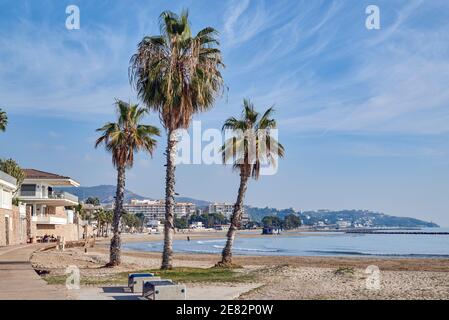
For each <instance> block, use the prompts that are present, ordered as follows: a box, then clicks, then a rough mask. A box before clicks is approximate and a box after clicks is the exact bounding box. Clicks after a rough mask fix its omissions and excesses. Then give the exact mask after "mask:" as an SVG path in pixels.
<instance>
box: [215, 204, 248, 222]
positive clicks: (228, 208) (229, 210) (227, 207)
mask: <svg viewBox="0 0 449 320" xmlns="http://www.w3.org/2000/svg"><path fill="white" fill-rule="evenodd" d="M242 210H243V212H242V220H241V225H242V226H245V225H246V224H247V223H248V222H249V221H250V218H249V215H248V214H247V213H246V211H245V208H243V209H242ZM209 213H221V214H223V215H224V216H225V217H226V219H228V220H231V217H232V214H233V213H234V204H232V203H225V202H221V203H220V202H214V203H211V204H209Z"/></svg>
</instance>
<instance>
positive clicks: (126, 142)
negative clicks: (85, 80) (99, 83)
mask: <svg viewBox="0 0 449 320" xmlns="http://www.w3.org/2000/svg"><path fill="white" fill-rule="evenodd" d="M116 107H117V111H118V121H117V122H110V123H106V124H105V125H104V126H103V127H101V128H99V129H97V131H98V132H101V136H100V137H99V138H98V139H97V141H96V143H95V148H97V147H98V146H99V145H101V144H104V145H105V148H106V150H107V151H109V152H111V153H112V164H113V165H114V167H115V168H116V169H117V191H116V196H115V208H114V218H113V222H112V230H113V236H112V239H111V247H110V257H109V263H108V266H111V267H112V266H117V265H119V264H120V262H121V260H120V255H121V250H120V247H121V239H120V218H121V216H122V211H123V197H124V192H125V170H126V168H131V167H132V165H133V162H134V153H135V152H137V151H139V150H143V151H146V152H148V153H149V154H150V155H151V156H152V155H153V151H154V149H155V148H156V140H155V139H154V136H159V135H160V133H159V129H158V128H156V127H153V126H149V125H144V124H141V123H140V122H141V120H142V118H143V116H144V115H145V114H146V112H147V109H145V108H139V106H138V105H136V104H134V105H133V104H128V103H126V102H123V101H120V100H117V102H116Z"/></svg>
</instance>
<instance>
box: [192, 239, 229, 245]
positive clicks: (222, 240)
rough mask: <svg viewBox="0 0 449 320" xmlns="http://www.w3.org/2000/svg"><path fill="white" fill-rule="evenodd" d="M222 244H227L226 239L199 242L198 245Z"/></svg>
mask: <svg viewBox="0 0 449 320" xmlns="http://www.w3.org/2000/svg"><path fill="white" fill-rule="evenodd" d="M220 242H226V239H220V240H198V241H197V242H196V243H198V244H206V243H220Z"/></svg>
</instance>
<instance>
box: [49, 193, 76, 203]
mask: <svg viewBox="0 0 449 320" xmlns="http://www.w3.org/2000/svg"><path fill="white" fill-rule="evenodd" d="M48 198H49V199H65V200H69V201H74V202H78V197H77V196H75V195H73V194H71V193H68V192H65V191H53V192H52V193H50V194H48Z"/></svg>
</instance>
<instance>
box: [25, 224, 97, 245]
mask: <svg viewBox="0 0 449 320" xmlns="http://www.w3.org/2000/svg"><path fill="white" fill-rule="evenodd" d="M33 224H34V225H35V234H34V235H35V236H37V237H43V236H45V235H49V236H52V235H53V236H54V237H58V236H60V237H64V239H65V241H78V240H81V239H83V234H84V227H83V226H80V225H78V224H61V225H46V224H38V225H36V224H35V223H33ZM33 229H34V228H33ZM87 233H88V235H89V236H91V235H92V234H93V230H92V227H90V226H89V227H88V230H87Z"/></svg>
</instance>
